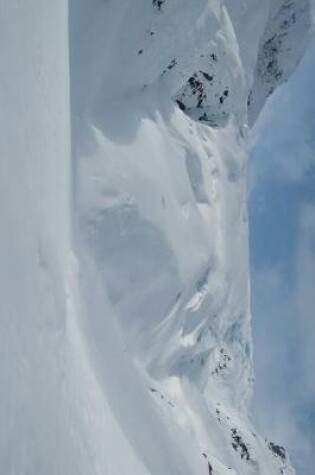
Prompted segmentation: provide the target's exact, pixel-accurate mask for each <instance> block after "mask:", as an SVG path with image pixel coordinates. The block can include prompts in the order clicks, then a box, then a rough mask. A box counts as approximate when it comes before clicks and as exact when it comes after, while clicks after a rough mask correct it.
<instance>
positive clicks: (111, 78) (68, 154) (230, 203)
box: [0, 0, 311, 475]
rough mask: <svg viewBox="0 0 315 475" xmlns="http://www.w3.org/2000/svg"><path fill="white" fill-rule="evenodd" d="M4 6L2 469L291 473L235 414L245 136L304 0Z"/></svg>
mask: <svg viewBox="0 0 315 475" xmlns="http://www.w3.org/2000/svg"><path fill="white" fill-rule="evenodd" d="M68 14H69V18H68ZM68 20H69V25H70V31H68ZM0 26H1V28H0V31H1V35H2V38H3V41H2V42H1V43H0V49H1V54H0V62H1V71H3V73H2V75H1V77H0V111H1V112H0V134H1V140H0V149H1V157H2V158H1V162H0V163H1V165H0V166H1V174H0V180H1V186H0V193H1V200H0V203H1V204H0V207H1V217H2V221H1V224H2V232H1V236H0V249H1V263H2V265H1V268H0V282H1V284H0V285H1V286H0V289H1V300H0V302H1V303H0V306H1V307H0V308H1V312H0V318H1V326H2V332H1V335H0V339H1V344H0V348H1V350H0V351H1V359H0V377H1V384H2V386H1V387H2V391H1V395H0V412H1V421H2V424H1V432H0V473H5V474H10V475H11V474H12V475H16V474H23V475H24V474H25V475H37V474H38V475H39V474H43V473H44V474H45V475H50V474H51V475H71V474H76V475H78V474H82V475H83V474H84V475H87V474H89V475H90V474H91V475H94V474H106V475H107V474H108V475H116V474H117V475H118V474H121V473H125V472H128V473H130V474H133V475H149V474H152V475H176V474H178V475H179V474H181V475H185V474H187V475H189V474H197V473H198V474H200V475H201V474H203V473H204V474H205V475H207V474H214V475H226V474H229V475H232V474H234V475H235V474H238V475H247V474H248V475H251V474H253V475H254V474H257V475H258V474H260V475H274V474H278V473H282V474H287V475H288V474H293V473H294V470H293V469H292V468H291V465H290V461H289V458H288V456H287V455H286V454H285V452H284V450H283V449H282V447H280V446H278V445H276V444H272V443H269V442H267V441H265V440H263V439H262V438H261V437H260V436H259V435H258V434H256V432H255V430H254V428H253V427H252V425H251V422H250V418H249V416H248V409H247V406H248V401H249V400H250V395H251V390H252V383H253V370H252V342H251V330H250V311H249V293H248V281H249V270H248V244H247V240H248V227H247V210H246V201H245V198H246V193H245V191H246V190H245V173H246V152H245V150H246V138H247V130H248V126H247V122H248V120H249V123H250V124H251V123H253V121H254V120H255V118H256V117H257V114H258V113H259V110H260V108H261V107H262V106H263V103H264V101H265V100H266V98H267V96H268V95H269V94H270V92H271V90H273V89H274V88H275V87H276V86H277V85H278V84H280V83H281V82H283V81H284V80H286V78H287V77H288V76H289V74H290V73H291V72H292V70H293V69H294V67H295V66H296V64H297V62H298V61H299V59H300V57H301V55H302V53H303V50H304V48H305V45H306V43H307V38H308V34H309V31H310V27H311V10H310V4H309V2H308V0H302V1H298V0H296V1H295V0H292V1H288V0H286V1H283V0H281V1H279V0H270V1H269V0H266V1H264V2H261V1H259V0H251V1H249V0H242V1H240V2H238V3H237V5H236V3H235V1H232V0H226V1H223V0H222V1H220V0H211V1H208V0H194V2H191V1H188V0H153V1H149V0H133V1H129V0H106V1H105V0H102V1H101V0H89V1H87V0H70V4H69V12H68V9H67V4H66V2H63V1H61V0H56V1H55V2H53V3H52V2H48V0H42V1H41V2H40V3H39V2H36V1H35V0H29V2H27V5H26V4H25V2H22V3H21V2H18V1H17V0H12V1H10V2H7V1H6V0H2V1H0ZM68 44H69V47H70V53H69V49H68ZM275 45H276V46H275ZM271 63H272V64H271Z"/></svg>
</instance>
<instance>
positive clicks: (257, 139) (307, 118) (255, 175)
mask: <svg viewBox="0 0 315 475" xmlns="http://www.w3.org/2000/svg"><path fill="white" fill-rule="evenodd" d="M248 184H249V186H248V187H249V213H250V248H251V268H252V312H253V331H254V343H255V366H256V392H255V397H254V403H253V411H254V416H255V418H256V420H257V423H258V425H260V427H261V430H262V431H263V433H265V435H266V437H270V438H271V439H274V440H275V441H276V442H278V443H283V444H284V445H286V446H287V448H288V449H289V450H290V453H291V456H292V458H293V461H294V464H295V467H296V468H297V473H298V475H314V460H313V456H314V453H315V40H314V41H312V43H311V44H310V46H309V49H308V51H307V53H306V55H305V57H304V59H303V61H302V62H301V64H300V66H299V68H298V69H297V71H296V72H295V74H294V75H293V76H292V78H291V79H290V81H289V82H288V83H287V84H285V85H283V86H282V87H281V88H280V89H279V90H278V91H277V92H276V93H275V94H274V96H273V97H272V98H271V99H270V100H269V102H268V104H267V106H266V107H265V109H264V111H263V113H262V114H261V117H260V118H259V121H258V123H257V125H256V127H255V129H254V131H253V133H252V139H251V146H250V163H249V176H248Z"/></svg>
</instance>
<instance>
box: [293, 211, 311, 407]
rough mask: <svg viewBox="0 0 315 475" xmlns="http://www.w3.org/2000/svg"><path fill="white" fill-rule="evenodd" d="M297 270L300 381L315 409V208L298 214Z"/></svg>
mask: <svg viewBox="0 0 315 475" xmlns="http://www.w3.org/2000/svg"><path fill="white" fill-rule="evenodd" d="M296 267H297V269H296V271H297V274H296V275H297V286H296V291H295V300H296V307H297V311H298V315H297V317H298V329H299V341H300V345H299V348H300V358H301V363H302V370H303V373H302V379H303V386H304V391H306V394H308V395H309V397H310V398H313V403H314V405H315V206H310V205H307V206H306V207H304V208H303V209H302V211H301V216H300V232H299V241H298V252H297V264H296Z"/></svg>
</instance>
